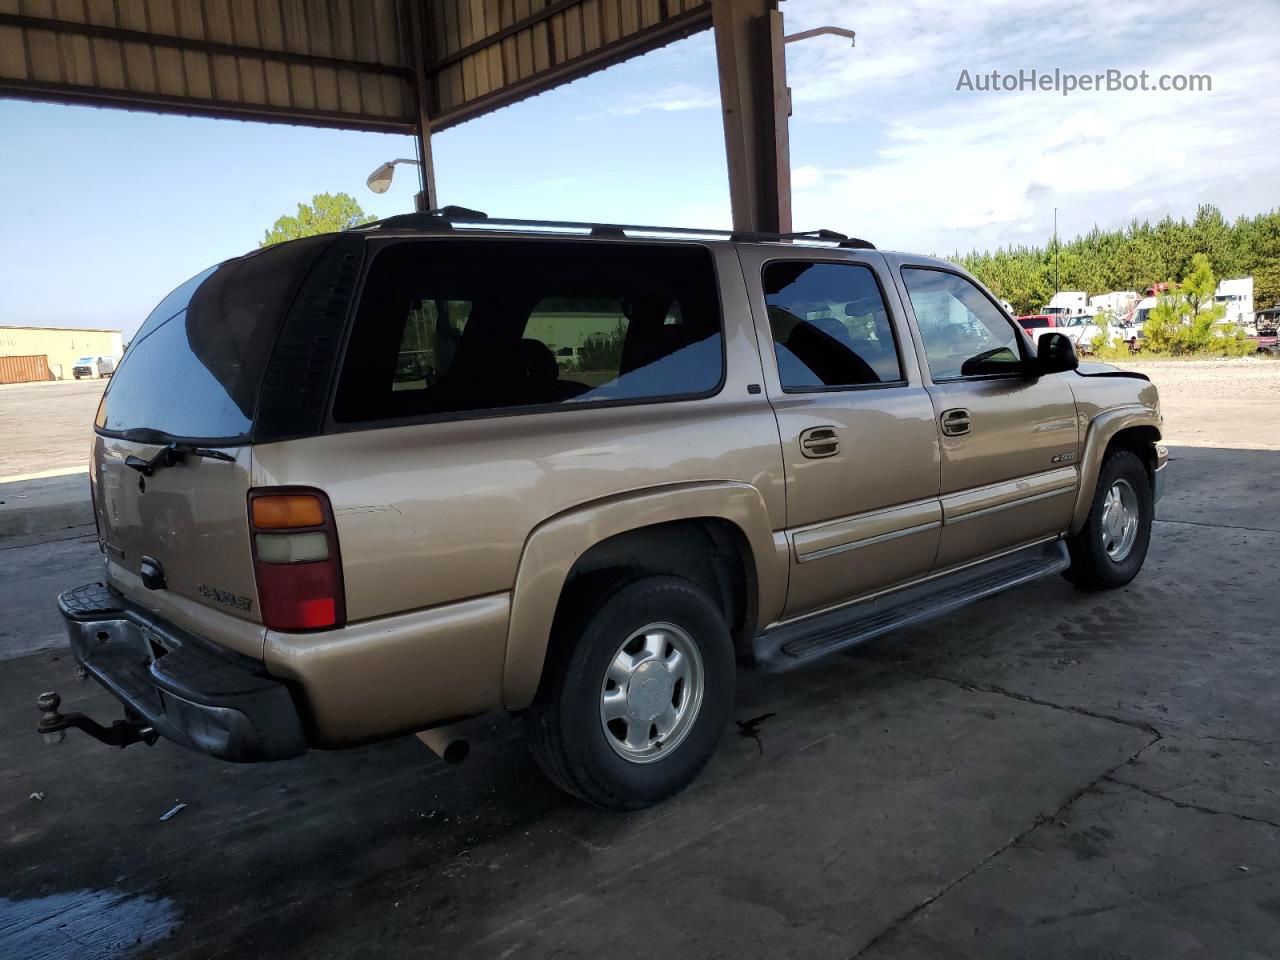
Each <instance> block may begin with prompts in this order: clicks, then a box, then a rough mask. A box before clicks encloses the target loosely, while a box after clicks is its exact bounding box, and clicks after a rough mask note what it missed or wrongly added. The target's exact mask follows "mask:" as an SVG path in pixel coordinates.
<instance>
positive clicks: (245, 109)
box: [0, 0, 711, 131]
mask: <svg viewBox="0 0 1280 960" xmlns="http://www.w3.org/2000/svg"><path fill="white" fill-rule="evenodd" d="M413 4H417V5H418V6H419V8H420V10H421V11H422V12H423V16H422V17H421V22H422V24H423V32H424V34H425V36H424V37H422V38H421V49H422V51H423V60H424V72H425V74H426V78H427V83H426V89H427V99H428V100H429V101H430V102H429V103H428V104H427V107H428V112H429V113H430V115H431V117H432V126H433V127H435V128H441V127H447V126H450V125H452V124H455V123H460V122H462V121H463V120H467V119H470V118H472V117H475V116H479V115H480V114H482V113H486V112H488V111H490V110H494V109H497V108H498V107H500V106H503V105H505V104H508V103H511V102H514V101H516V100H519V99H522V98H524V97H528V96H532V95H533V94H536V93H541V92H543V91H545V90H548V89H550V88H552V87H554V86H557V85H559V84H561V83H565V82H567V81H569V80H572V79H575V78H576V77H580V76H583V75H584V74H587V73H590V72H592V71H594V70H599V69H601V68H603V67H605V66H608V65H609V64H612V63H615V62H617V61H619V60H622V59H625V58H627V57H631V56H635V55H637V54H639V53H643V52H645V51H646V50H650V49H653V48H654V47H656V46H660V45H662V44H664V43H669V42H671V41H672V40H675V39H678V38H680V37H682V36H687V35H688V34H690V33H693V32H695V31H697V30H701V29H703V28H705V27H707V26H709V25H710V22H711V8H710V2H709V0H114V2H109V0H79V2H63V0H58V2H55V0H0V95H8V96H19V97H25V98H30V99H47V100H56V101H60V102H72V103H96V104H102V105H106V106H119V107H136V108H146V109H156V110H165V111H176V112H186V113H201V114H212V115H217V116H238V117H241V118H245V119H259V120H281V121H286V122H292V123H304V124H315V125H322V126H340V127H351V128H360V129H378V130H402V131H409V130H413V129H414V128H415V127H416V125H417V122H418V118H419V111H418V104H417V102H416V95H415V90H416V82H415V75H414V72H413V71H414V64H415V62H416V57H415V54H414V51H415V44H414V40H415V38H414V37H413V36H412V33H411V30H410V26H409V25H410V24H411V23H413V21H414V17H413V16H411V13H412V12H413V10H412V6H411V5H413Z"/></svg>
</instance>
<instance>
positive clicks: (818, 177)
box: [791, 167, 826, 190]
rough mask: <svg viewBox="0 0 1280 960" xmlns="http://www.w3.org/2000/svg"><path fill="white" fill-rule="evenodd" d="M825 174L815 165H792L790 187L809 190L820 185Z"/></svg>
mask: <svg viewBox="0 0 1280 960" xmlns="http://www.w3.org/2000/svg"><path fill="white" fill-rule="evenodd" d="M825 179H826V175H825V174H824V173H823V172H822V170H820V169H819V168H817V167H792V169H791V189H792V190H810V189H812V188H813V187H816V186H820V185H821V184H822V181H823V180H825Z"/></svg>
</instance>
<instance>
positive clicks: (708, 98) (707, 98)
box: [608, 83, 720, 115]
mask: <svg viewBox="0 0 1280 960" xmlns="http://www.w3.org/2000/svg"><path fill="white" fill-rule="evenodd" d="M708 107H712V108H715V109H717V110H718V109H719V107H720V91H719V90H712V89H708V88H705V87H699V86H695V85H693V84H689V83H669V84H667V85H666V86H663V87H659V88H658V89H657V90H653V91H650V92H648V93H637V94H633V95H631V96H628V97H624V98H623V99H622V100H620V101H619V102H618V103H616V104H614V105H613V106H612V107H610V108H609V111H608V112H609V113H616V114H624V115H630V114H636V113H649V112H651V111H661V112H663V113H674V112H676V111H680V110H705V109H707V108H708Z"/></svg>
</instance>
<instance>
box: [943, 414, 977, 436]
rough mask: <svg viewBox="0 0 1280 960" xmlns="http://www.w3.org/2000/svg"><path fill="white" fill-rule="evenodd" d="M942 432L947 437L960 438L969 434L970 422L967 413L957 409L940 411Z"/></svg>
mask: <svg viewBox="0 0 1280 960" xmlns="http://www.w3.org/2000/svg"><path fill="white" fill-rule="evenodd" d="M941 419H942V432H943V433H944V434H946V435H947V436H948V437H962V436H964V435H965V434H966V433H968V432H969V427H970V425H971V424H972V421H971V420H970V418H969V411H968V410H964V409H962V408H959V407H957V408H956V409H954V410H943V411H942V418H941Z"/></svg>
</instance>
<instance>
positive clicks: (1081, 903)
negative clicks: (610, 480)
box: [0, 447, 1280, 960]
mask: <svg viewBox="0 0 1280 960" xmlns="http://www.w3.org/2000/svg"><path fill="white" fill-rule="evenodd" d="M1172 456H1173V458H1174V459H1173V463H1172V464H1171V467H1170V489H1169V494H1168V496H1167V497H1166V499H1165V501H1164V502H1163V503H1162V504H1161V505H1160V509H1159V512H1158V517H1159V519H1158V521H1157V523H1156V529H1155V532H1154V534H1153V537H1152V548H1151V553H1150V556H1149V558H1148V561H1147V566H1146V568H1145V569H1144V571H1143V572H1142V573H1141V574H1140V575H1139V577H1138V579H1137V580H1135V581H1134V582H1133V583H1132V584H1131V585H1130V586H1129V587H1127V588H1125V589H1123V590H1120V591H1117V592H1113V593H1107V594H1093V595H1090V594H1082V593H1078V592H1076V591H1075V590H1073V589H1072V588H1071V587H1070V586H1069V585H1068V584H1066V583H1065V582H1064V581H1062V580H1059V579H1057V578H1054V579H1052V580H1047V581H1042V582H1040V583H1037V584H1033V585H1031V586H1028V587H1025V588H1022V589H1019V590H1017V591H1014V592H1011V593H1008V594H1005V595H1003V596H1000V597H996V598H992V599H990V600H988V601H985V602H984V603H982V604H979V605H978V606H975V607H972V608H970V609H968V610H965V611H962V612H960V613H957V614H954V615H952V616H950V617H947V618H945V619H943V620H939V621H935V622H934V623H932V624H929V625H926V626H924V627H921V628H918V629H913V630H908V631H903V632H901V633H898V634H895V635H893V636H890V637H886V638H883V639H882V640H880V641H877V642H875V643H872V644H869V645H866V646H864V647H862V648H860V649H858V650H856V651H852V652H849V653H846V654H844V655H838V656H836V657H833V658H830V659H828V660H827V661H825V662H822V663H820V664H817V665H815V666H813V667H812V668H810V669H808V670H805V671H803V672H797V673H793V674H789V675H785V676H782V677H776V676H774V677H762V676H759V675H755V674H744V675H743V676H742V679H741V682H740V692H739V697H738V703H737V708H736V711H735V716H736V717H737V719H738V720H743V721H745V720H748V719H751V718H757V717H760V716H762V715H765V714H771V715H772V716H770V717H768V719H765V720H763V721H761V722H760V723H759V724H758V739H757V738H753V737H751V736H747V735H744V732H743V731H740V730H739V729H737V728H736V727H731V728H730V729H728V730H726V732H725V736H724V738H723V740H722V741H721V745H720V749H719V751H718V753H717V755H716V757H715V758H714V760H713V761H712V763H711V765H710V766H709V768H708V769H707V771H706V772H705V773H704V775H703V776H702V778H701V779H700V780H699V781H698V782H697V783H696V784H695V785H694V786H693V787H692V788H691V789H689V790H688V791H686V792H685V793H684V794H682V795H681V796H679V797H677V798H675V799H674V800H672V801H670V802H668V803H666V804H665V805H663V806H660V807H658V808H655V809H652V810H648V811H644V812H642V813H638V814H634V815H630V816H619V815H613V814H604V813H600V812H597V811H595V810H591V809H588V808H586V807H584V806H583V805H581V804H580V803H577V802H575V801H573V800H570V799H568V798H566V797H564V796H563V795H561V794H559V793H558V792H557V791H556V790H554V789H553V788H552V787H551V786H549V785H548V784H547V782H546V781H545V780H543V778H542V777H541V776H540V774H539V773H538V771H537V769H536V768H535V767H534V765H533V763H532V761H531V759H530V758H529V755H528V753H527V751H526V750H525V748H524V745H523V743H522V742H521V740H520V738H519V735H518V729H517V727H516V726H515V725H514V724H512V723H509V722H507V721H501V722H495V723H494V724H493V726H492V739H491V741H490V742H488V743H486V744H483V745H480V746H477V747H476V749H475V752H474V753H473V755H472V759H470V760H468V762H467V763H466V764H464V765H463V766H461V767H445V766H444V765H443V764H441V763H440V762H439V761H437V760H436V759H435V758H434V757H433V756H432V755H431V754H429V753H428V752H427V751H426V750H425V748H423V747H421V746H420V745H419V744H418V743H417V742H416V741H415V740H412V739H404V740H398V741H394V742H390V743H386V744H381V745H377V746H372V747H367V748H362V749H358V750H352V751H347V752H343V753H319V752H313V753H311V754H308V755H307V756H305V757H303V758H301V759H299V760H296V761H291V762H289V763H284V764H274V765H262V766H232V765H227V764H222V763H219V762H217V761H214V760H209V759H205V758H202V757H200V756H197V755H195V754H192V753H188V752H185V751H183V750H181V749H179V748H177V747H173V746H171V745H169V744H166V743H161V744H159V745H157V746H155V747H153V748H146V747H142V746H135V747H130V748H129V749H127V750H124V751H118V750H112V749H110V748H107V747H103V746H101V745H99V744H97V743H95V742H92V741H90V740H89V739H88V738H86V737H83V736H78V735H75V734H72V735H70V736H69V738H68V740H67V742H66V743H65V744H63V745H61V746H59V747H46V746H45V745H44V744H42V743H41V740H40V738H39V737H38V736H36V735H35V734H34V732H33V726H34V722H35V720H36V711H35V709H34V697H35V695H36V694H37V693H38V692H40V691H41V690H44V689H49V688H56V689H58V690H59V691H60V692H61V693H62V694H63V697H64V699H65V701H66V704H67V705H66V706H65V707H64V709H68V708H69V709H83V710H86V711H87V712H89V713H90V714H91V715H98V716H101V717H102V718H104V719H105V718H108V717H111V716H114V715H115V711H114V710H113V708H112V704H111V701H110V700H109V698H108V697H107V696H106V695H105V694H103V693H102V692H100V691H99V690H97V689H96V688H95V687H94V686H92V685H91V684H88V683H78V682H77V681H76V680H75V679H74V664H73V662H72V661H71V659H70V657H69V656H68V655H66V654H64V653H59V652H56V651H54V652H44V653H40V654H36V655H29V656H25V657H20V658H18V659H13V660H10V661H8V662H6V663H4V664H2V665H0V731H2V732H0V824H2V825H0V864H2V868H0V956H3V957H5V958H6V960H7V958H14V960H18V958H28V957H39V958H48V960H53V958H72V957H74V958H97V957H108V956H131V957H132V956H138V957H162V956H163V957H166V958H192V960H194V958H211V957H227V958H232V957H235V958H243V957H250V956H272V957H277V958H282V960H283V958H293V957H298V958H308V960H310V958H324V957H343V958H346V957H357V956H358V957H366V956H375V955H376V956H386V957H401V956H404V957H409V956H413V957H429V956H430V957H433V956H441V957H451V958H454V957H511V956H529V957H539V958H541V957H587V956H600V955H603V954H605V953H606V952H613V953H620V954H621V955H625V956H629V957H661V958H664V960H670V958H673V957H679V958H683V957H698V958H703V957H732V958H735V960H745V958H757V957H758V958H777V957H815V958H841V960H844V958H853V957H913V958H914V957H922V958H923V957H938V956H947V957H973V958H984V960H985V958H1004V957H1039V958H1046V957H1047V958H1052V957H1072V958H1075V957H1152V958H1175V957H1215V958H1216V957H1235V958H1238V957H1258V958H1262V957H1275V956H1277V955H1280V765H1278V764H1280V750H1278V749H1277V742H1278V734H1277V729H1276V726H1277V719H1276V718H1277V716H1278V715H1280V713H1278V708H1280V653H1278V651H1277V645H1278V644H1280V631H1278V630H1277V627H1276V609H1277V607H1276V604H1277V601H1276V575H1277V558H1280V509H1277V507H1278V506H1280V504H1277V497H1276V493H1275V491H1276V490H1277V489H1278V488H1280V451H1275V450H1240V449H1232V450H1224V449H1212V448H1195V447H1175V448H1174V449H1173V451H1172ZM41 551H46V552H45V553H41ZM95 556H96V547H95V546H94V545H93V543H92V542H91V541H78V540H74V539H73V540H67V541H62V544H61V545H58V544H43V545H34V546H26V547H23V546H19V547H15V548H13V549H11V550H0V584H2V585H3V586H0V589H3V590H4V592H5V596H4V598H3V599H4V602H3V607H4V608H5V609H6V611H8V613H9V615H10V617H12V616H14V613H15V612H16V613H17V615H18V616H20V617H27V618H28V620H26V621H23V622H28V623H34V622H35V621H36V620H38V619H39V618H40V617H44V618H45V619H46V620H51V619H52V617H53V614H52V611H51V609H50V607H49V601H50V594H51V592H52V591H53V589H54V587H55V585H54V582H53V581H54V580H56V579H58V578H57V577H54V576H53V575H52V571H53V570H54V568H56V567H58V566H60V565H61V566H65V567H66V568H67V572H66V577H67V578H71V579H75V577H74V576H73V573H75V571H76V570H77V569H82V568H83V565H85V564H91V563H92V561H93V558H94V557H95ZM40 557H44V558H45V559H44V561H40V560H39V559H38V558H40ZM28 562H29V563H30V564H31V565H32V568H33V569H35V568H37V567H38V565H39V563H40V562H44V563H45V564H46V565H47V570H48V571H50V573H49V576H48V577H42V578H40V579H38V580H35V581H32V583H31V584H29V583H28V582H26V581H22V580H21V579H18V577H19V574H20V571H21V570H22V569H23V568H24V567H25V566H26V565H27V564H28ZM77 565H80V566H79V567H78V566H77ZM76 575H78V574H76ZM64 579H65V578H64ZM77 582H78V581H77ZM34 583H38V584H39V586H38V587H37V586H34V585H32V584H34ZM32 629H35V628H32ZM33 793H41V794H43V795H44V799H42V800H33V799H31V795H32V794H33ZM177 801H182V802H185V803H186V804H188V806H187V807H186V808H185V809H184V810H182V811H181V812H180V813H179V814H177V815H176V816H174V817H173V818H172V819H171V820H169V821H167V822H160V820H159V818H160V816H161V815H162V814H163V813H165V812H166V811H167V810H169V809H170V808H171V807H173V806H174V804H175V802H177ZM6 898H7V899H6Z"/></svg>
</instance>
